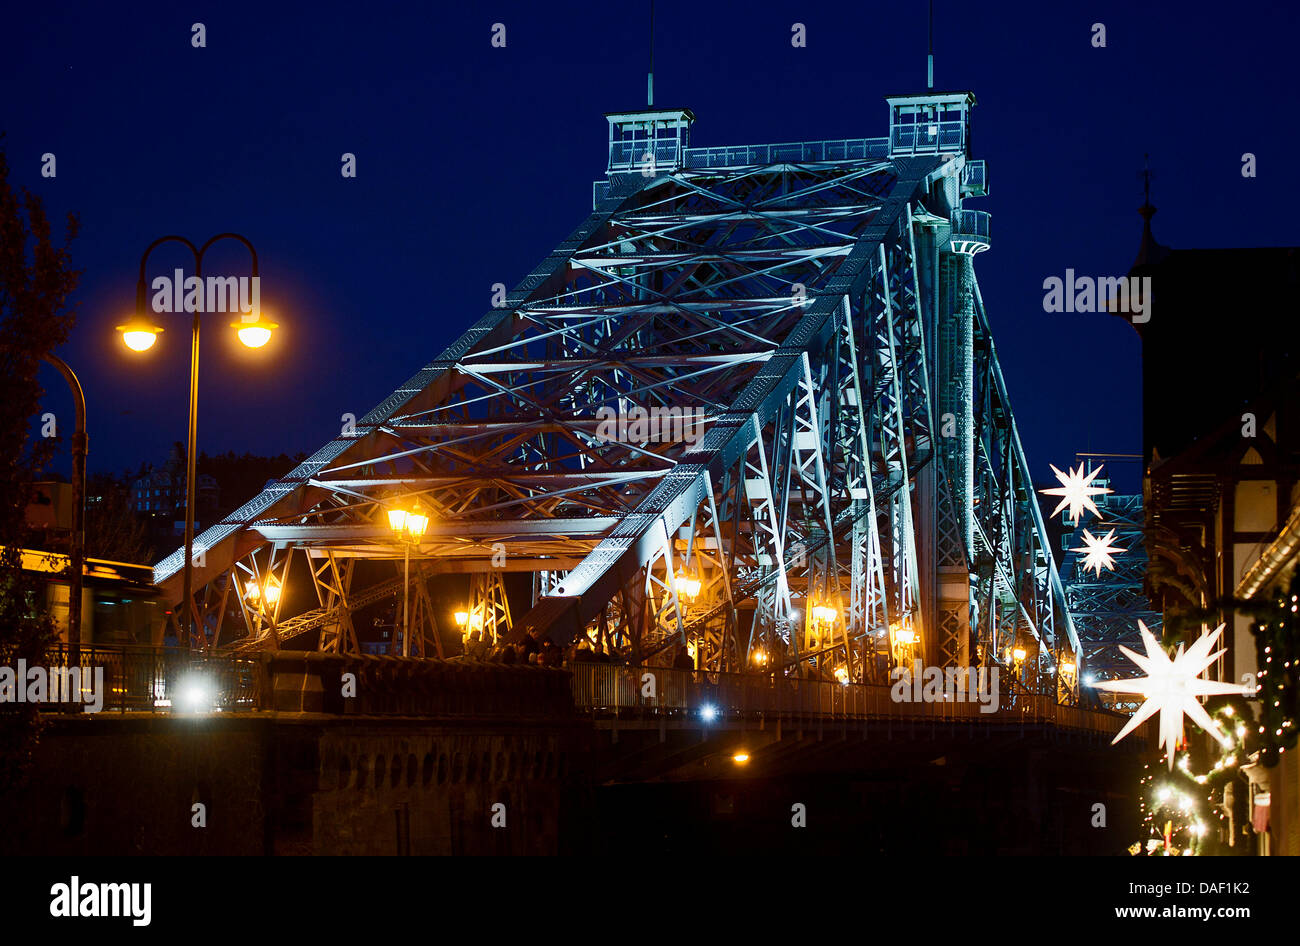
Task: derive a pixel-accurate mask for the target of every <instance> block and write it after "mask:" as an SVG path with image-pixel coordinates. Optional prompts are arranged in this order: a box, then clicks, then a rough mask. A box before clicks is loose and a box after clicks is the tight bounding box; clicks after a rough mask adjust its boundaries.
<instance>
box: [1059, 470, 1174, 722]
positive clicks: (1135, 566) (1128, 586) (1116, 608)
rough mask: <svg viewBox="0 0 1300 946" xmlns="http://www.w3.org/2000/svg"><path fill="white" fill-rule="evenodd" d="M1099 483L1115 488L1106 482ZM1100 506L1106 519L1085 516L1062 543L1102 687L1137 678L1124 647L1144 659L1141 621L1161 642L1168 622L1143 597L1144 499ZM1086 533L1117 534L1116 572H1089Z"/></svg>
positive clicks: (1132, 703)
mask: <svg viewBox="0 0 1300 946" xmlns="http://www.w3.org/2000/svg"><path fill="white" fill-rule="evenodd" d="M1090 469H1091V467H1090ZM1093 482H1094V485H1098V486H1109V485H1110V484H1109V481H1107V480H1106V479H1105V478H1099V479H1096V480H1094V481H1093ZM1095 502H1096V504H1097V508H1098V510H1099V511H1100V513H1101V515H1100V516H1094V515H1093V514H1092V513H1090V512H1087V511H1085V512H1084V514H1083V516H1082V517H1081V518H1080V520H1079V522H1078V524H1077V525H1075V524H1074V523H1072V522H1070V520H1069V519H1065V520H1064V522H1065V524H1066V525H1067V526H1070V527H1071V529H1072V531H1069V532H1067V533H1066V534H1065V535H1064V536H1063V537H1062V540H1061V541H1062V547H1063V550H1064V552H1065V559H1064V565H1063V567H1062V580H1063V581H1064V584H1065V593H1066V596H1067V598H1068V600H1069V605H1070V610H1071V612H1072V613H1073V615H1074V622H1075V626H1076V627H1077V628H1078V631H1079V639H1080V641H1081V643H1082V645H1083V659H1084V664H1085V666H1087V667H1088V672H1089V674H1091V675H1092V677H1093V678H1095V680H1097V681H1101V680H1114V679H1118V678H1121V677H1131V676H1134V675H1136V674H1137V673H1138V668H1137V666H1136V665H1135V664H1134V663H1133V662H1132V661H1131V660H1129V659H1128V658H1127V657H1125V656H1124V655H1123V654H1122V653H1121V652H1120V650H1119V648H1120V646H1121V645H1122V646H1125V647H1128V648H1129V649H1130V650H1134V651H1137V652H1138V653H1143V651H1144V648H1143V645H1142V638H1141V635H1140V633H1139V632H1138V621H1142V622H1143V623H1145V624H1146V626H1147V627H1148V628H1150V630H1151V632H1152V633H1153V634H1155V635H1156V636H1157V637H1159V635H1160V628H1161V626H1162V624H1163V623H1164V622H1163V618H1162V616H1161V614H1160V612H1159V611H1156V610H1153V609H1152V607H1151V602H1150V600H1149V599H1148V598H1147V596H1146V594H1145V592H1144V591H1143V584H1144V581H1145V578H1146V571H1147V553H1146V534H1145V513H1144V510H1143V504H1142V497H1141V496H1136V495H1116V494H1114V493H1111V494H1110V495H1104V496H1097V497H1096V498H1095ZM1085 529H1086V530H1087V531H1088V532H1089V533H1090V534H1091V535H1093V536H1096V537H1098V538H1101V537H1104V536H1106V535H1109V534H1110V533H1111V532H1112V531H1113V532H1114V537H1113V538H1112V539H1111V540H1110V541H1111V544H1113V545H1114V546H1116V547H1118V548H1120V549H1123V551H1122V552H1117V553H1115V554H1114V555H1113V561H1114V568H1112V569H1108V568H1102V569H1101V570H1100V573H1098V572H1097V570H1095V569H1089V570H1086V571H1085V570H1084V568H1083V563H1084V556H1083V555H1081V554H1078V553H1079V551H1080V550H1081V549H1083V548H1084V541H1083V532H1084V530H1085ZM1098 696H1099V697H1100V698H1101V699H1102V702H1103V703H1104V704H1105V705H1106V706H1110V707H1112V708H1114V709H1119V710H1128V711H1132V710H1136V709H1137V707H1138V705H1139V704H1140V702H1141V701H1140V700H1136V699H1134V698H1132V697H1129V696H1127V695H1126V694H1119V693H1107V692H1099V693H1098Z"/></svg>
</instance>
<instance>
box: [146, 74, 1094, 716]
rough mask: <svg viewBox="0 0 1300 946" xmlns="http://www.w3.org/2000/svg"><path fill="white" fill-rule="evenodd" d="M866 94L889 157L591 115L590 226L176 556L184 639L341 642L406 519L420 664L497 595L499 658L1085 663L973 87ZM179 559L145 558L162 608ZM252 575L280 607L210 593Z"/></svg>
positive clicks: (659, 118)
mask: <svg viewBox="0 0 1300 946" xmlns="http://www.w3.org/2000/svg"><path fill="white" fill-rule="evenodd" d="M888 105H889V129H888V134H887V135H886V136H884V137H880V138H853V139H836V140H825V141H809V142H784V143H776V144H757V145H741V146H723V147H700V146H697V145H694V144H693V143H692V141H691V140H690V136H691V133H692V131H693V126H694V123H695V116H694V115H693V114H692V113H691V112H690V111H689V110H687V109H669V108H651V109H646V110H643V111H635V112H622V113H616V114H611V115H608V116H606V123H607V134H608V139H607V154H606V164H605V174H604V177H603V179H601V180H598V181H597V182H595V184H594V185H593V210H592V213H591V215H590V216H589V217H588V218H587V219H586V221H584V222H583V223H582V224H581V225H579V227H578V228H577V229H576V230H575V231H574V232H573V233H572V234H571V235H570V236H569V237H568V238H567V239H566V240H564V241H563V242H561V243H560V244H559V245H558V246H557V247H556V248H555V250H554V251H553V252H552V253H551V254H550V255H549V256H548V257H547V258H546V259H545V260H543V261H542V263H541V264H539V265H538V266H537V268H536V269H534V270H533V272H532V273H531V274H529V275H528V276H527V277H525V278H524V279H523V280H522V281H521V282H520V283H519V284H518V285H516V286H515V287H514V289H513V290H512V291H511V292H509V293H508V294H507V295H506V298H505V300H504V303H503V304H502V305H500V306H499V307H497V308H493V309H491V310H490V311H488V312H487V313H485V314H484V315H482V316H481V317H480V318H478V319H477V321H473V322H472V324H471V325H470V327H469V328H468V329H467V330H466V331H465V333H464V334H463V335H462V336H461V337H460V338H458V339H457V340H456V341H454V342H453V343H452V344H451V345H450V346H449V347H448V348H447V349H446V350H445V351H443V352H442V353H441V354H439V355H438V357H436V358H434V359H433V360H432V361H430V362H429V363H428V364H426V365H425V366H424V367H423V368H421V369H420V370H419V371H417V372H416V373H415V374H414V375H413V376H412V377H411V378H410V380H409V381H407V382H406V383H405V384H403V385H401V386H400V387H398V388H397V390H396V391H394V392H393V394H392V395H391V396H390V397H388V398H387V399H386V400H385V401H384V402H383V403H381V404H380V405H379V406H378V407H376V408H375V410H373V411H371V412H370V413H369V414H367V415H366V416H365V417H363V418H362V419H361V420H360V421H359V422H358V423H357V425H356V430H355V432H354V433H353V434H352V435H351V436H346V437H338V438H336V439H334V440H333V441H331V442H330V443H328V444H326V445H325V446H324V447H323V448H322V449H321V450H319V451H317V452H316V453H315V454H314V455H312V456H311V457H310V458H309V459H308V460H306V461H305V462H304V463H302V464H301V465H300V466H299V467H297V468H296V469H294V470H293V471H291V472H290V473H289V474H288V475H287V476H285V477H284V478H283V479H281V480H280V481H279V482H277V483H275V484H272V485H271V486H269V487H268V488H267V489H266V490H264V491H263V492H262V493H261V494H260V495H259V496H257V497H255V498H254V499H253V500H252V501H250V502H249V503H248V504H246V505H245V506H244V507H242V508H240V509H239V510H237V511H236V512H234V513H233V514H231V516H229V517H228V518H227V519H226V521H224V522H221V523H218V524H217V525H215V526H213V527H211V528H209V529H208V530H207V531H205V532H204V533H203V534H202V535H201V536H199V538H198V540H197V542H196V545H195V547H196V549H198V550H199V552H200V553H201V554H202V556H203V558H202V561H201V563H197V564H196V588H198V589H199V590H198V593H197V595H196V599H195V601H193V602H191V603H190V606H191V607H193V608H194V609H195V611H196V613H198V614H199V615H200V618H201V619H200V621H199V624H198V626H199V627H202V628H204V629H205V631H206V636H205V639H204V641H202V642H201V643H202V644H204V645H206V646H218V645H220V646H224V645H226V644H227V643H228V642H231V641H234V642H236V643H234V645H233V646H235V647H237V648H240V649H255V648H262V647H271V648H274V647H280V646H285V645H290V646H300V645H301V641H302V640H304V639H306V637H305V635H307V634H308V633H318V637H319V641H320V646H321V647H322V648H324V649H332V650H340V651H348V650H351V649H355V647H356V646H357V644H356V631H355V627H356V626H357V625H356V623H355V622H354V621H353V620H352V615H353V614H355V613H356V612H357V611H359V610H364V609H366V608H369V607H372V606H378V603H379V602H382V601H386V600H391V598H392V597H393V596H394V595H398V596H400V595H401V593H402V580H403V579H402V578H401V577H400V575H401V572H400V570H399V577H398V578H396V579H394V578H393V577H392V575H393V570H394V569H393V564H394V563H395V562H397V561H398V558H397V557H398V556H399V555H400V554H401V552H400V551H398V550H397V546H396V545H395V544H394V543H393V542H392V540H391V537H390V536H389V534H388V531H387V527H386V526H385V524H384V517H385V515H386V512H387V511H388V510H390V509H394V508H405V507H408V506H410V505H411V504H413V503H418V504H419V506H420V507H421V509H423V510H426V511H428V513H429V517H430V522H429V526H428V528H427V530H426V531H425V533H424V534H423V536H422V537H421V538H420V541H419V545H418V547H416V548H414V549H413V550H412V555H411V558H412V563H411V574H412V580H413V582H415V583H417V584H418V585H419V586H420V588H419V589H417V594H416V595H415V598H416V599H418V600H420V601H421V602H424V601H428V606H427V607H426V608H425V609H424V611H423V612H422V614H425V615H426V621H425V624H424V625H423V626H424V627H425V628H426V629H425V630H424V631H422V633H424V634H425V635H428V634H432V635H433V636H434V637H435V638H437V639H436V640H435V642H434V643H435V644H438V645H439V646H441V643H442V640H441V638H440V637H438V632H437V628H438V627H444V628H450V627H451V626H452V618H453V615H454V614H455V613H456V612H458V611H465V612H467V613H468V612H470V611H472V610H473V609H474V608H479V609H481V610H483V611H484V613H485V614H486V613H487V612H488V604H487V602H488V601H489V599H490V600H491V601H493V602H497V603H494V604H492V606H491V607H492V608H493V609H495V610H492V613H493V614H500V619H499V620H497V623H496V625H495V626H497V627H498V628H499V630H501V631H503V632H504V633H505V634H506V636H507V637H508V638H511V639H516V640H517V639H519V638H520V637H521V636H522V635H523V634H525V633H528V632H537V633H540V634H543V635H546V636H549V637H551V638H552V639H554V640H556V641H558V642H560V643H568V642H571V641H573V640H574V639H575V638H577V637H582V636H585V637H587V638H589V639H592V640H599V641H600V642H602V643H604V644H606V645H607V646H609V647H612V648H614V649H616V650H618V651H620V652H621V653H622V654H623V655H624V656H625V657H626V658H627V659H629V660H631V661H633V662H636V663H667V662H669V661H671V660H673V659H674V655H675V654H679V653H680V651H681V650H682V649H685V650H686V651H687V652H688V653H689V654H691V655H692V660H693V661H694V663H695V664H696V665H697V666H698V667H700V668H702V669H708V670H726V671H745V672H762V673H765V674H766V673H797V674H800V675H805V676H812V677H816V678H822V679H836V680H840V681H841V682H850V681H864V682H866V681H876V682H884V681H885V680H887V679H888V675H889V672H890V670H891V669H892V668H894V667H896V666H900V665H901V666H910V665H911V664H912V662H913V661H914V660H916V659H920V660H923V661H925V662H926V663H927V664H930V665H953V664H956V665H966V664H968V663H976V662H983V663H995V664H1002V665H1004V666H1005V667H1006V669H1007V671H1009V672H1012V673H1014V674H1015V675H1016V676H1017V677H1018V678H1019V679H1020V680H1022V681H1023V682H1024V683H1025V685H1027V686H1030V687H1032V688H1036V689H1039V690H1041V691H1043V692H1049V691H1050V689H1051V687H1053V686H1054V685H1055V681H1054V679H1053V678H1052V676H1051V672H1052V668H1053V667H1054V665H1055V661H1054V659H1053V655H1056V654H1059V653H1061V652H1062V651H1070V652H1072V653H1073V652H1075V651H1077V650H1078V647H1079V642H1078V638H1077V636H1076V634H1075V632H1074V628H1073V623H1072V620H1071V617H1070V614H1069V611H1068V609H1067V607H1066V601H1065V594H1064V591H1063V589H1062V585H1061V581H1060V577H1059V576H1058V575H1057V573H1056V567H1055V564H1054V562H1053V560H1052V556H1051V554H1050V549H1049V548H1048V545H1047V541H1046V530H1045V528H1044V524H1043V521H1042V517H1041V514H1040V513H1039V511H1038V506H1037V502H1036V500H1035V495H1034V490H1033V481H1032V479H1031V478H1030V476H1029V474H1028V469H1029V468H1028V463H1027V461H1026V458H1025V455H1024V451H1023V449H1022V446H1021V444H1020V440H1019V435H1018V433H1017V432H1016V428H1015V423H1014V417H1013V414H1012V410H1011V402H1010V398H1009V396H1008V392H1007V390H1006V386H1005V383H1004V381H1003V378H1002V374H1001V369H1000V367H999V365H998V361H997V355H996V351H995V348H994V345H993V340H992V336H991V333H990V331H989V327H988V320H987V317H986V313H985V311H984V306H983V300H982V299H981V297H980V292H979V285H978V282H977V280H976V278H975V272H974V267H973V265H972V259H973V257H974V256H975V254H977V253H978V252H980V251H982V250H983V249H985V248H987V247H988V245H989V217H988V215H987V214H986V213H982V212H980V211H977V210H968V209H966V208H965V206H964V201H965V200H967V199H969V198H974V197H979V196H982V195H984V194H985V193H986V192H987V184H986V171H985V168H984V164H983V162H981V161H978V160H976V159H973V158H972V157H971V156H970V142H971V136H970V115H971V111H972V109H973V107H974V105H975V98H974V96H973V95H971V94H970V93H969V92H953V93H943V92H930V93H926V94H924V95H911V96H898V97H893V98H890V99H888ZM181 555H182V553H181V552H177V553H174V554H173V555H171V556H169V557H168V558H167V559H164V560H163V561H162V562H160V563H159V564H158V565H157V566H156V568H155V579H156V581H157V582H159V583H160V584H161V586H162V587H163V588H164V590H165V591H166V592H167V593H168V594H170V595H171V596H172V597H173V598H176V599H178V598H179V596H180V591H179V587H178V574H179V572H180V570H181V569H180V566H181ZM290 558H292V559H294V560H295V561H297V562H298V565H297V566H294V567H291V566H290V564H289V559H290ZM327 564H328V567H326V565H327ZM268 569H279V571H278V572H277V574H278V575H280V578H279V579H278V580H279V581H280V583H281V586H282V587H283V588H284V589H285V592H284V593H283V594H282V597H281V599H280V600H281V604H280V605H279V606H278V607H277V610H276V611H275V613H274V614H272V615H270V616H269V617H264V616H262V615H261V614H260V613H259V612H257V611H256V609H250V608H248V607H247V606H246V605H247V602H246V601H244V602H243V605H241V606H239V607H231V606H228V602H229V601H230V597H231V594H232V592H233V595H234V601H235V602H240V601H241V600H242V598H241V595H242V592H241V590H240V589H241V588H242V587H243V585H242V584H240V583H239V582H238V581H236V579H237V578H239V576H242V575H245V574H258V575H260V574H263V573H265V572H267V571H268ZM512 573H527V575H529V576H530V578H531V595H530V594H528V593H527V592H525V591H521V590H520V588H522V587H527V585H526V584H521V585H520V587H519V588H516V587H515V586H514V585H513V584H512V583H511V581H510V580H508V579H510V575H511V574H512ZM468 576H477V577H473V579H472V582H470V581H469V578H468ZM488 576H495V577H494V578H489V577H488ZM456 581H460V582H461V584H460V585H459V586H458V587H460V588H461V590H460V591H452V592H449V591H447V590H446V589H447V588H449V587H452V586H453V585H454V583H455V582H456ZM295 584H296V585H297V586H299V588H300V589H305V588H308V587H312V586H314V587H315V589H316V596H315V602H316V605H315V606H309V607H307V608H306V609H305V610H304V609H303V606H304V605H311V599H310V598H309V597H308V596H307V595H306V594H298V595H297V596H296V597H295V596H294V594H293V589H294V586H295ZM471 588H473V589H478V590H477V591H475V592H473V594H474V595H475V596H476V597H475V600H474V602H473V603H472V605H473V607H471V606H470V605H471V603H470V602H468V598H469V597H470V595H471ZM511 588H514V589H515V590H514V591H513V592H511V593H513V594H516V595H517V597H516V598H515V599H514V600H508V599H507V598H506V592H507V590H509V589H511ZM285 601H292V602H294V604H292V605H285V604H284V602H285ZM280 611H285V613H286V615H287V616H284V617H283V618H282V617H281V614H280ZM507 615H510V617H507ZM436 650H437V647H427V648H425V649H424V651H423V652H424V653H426V654H431V653H433V652H435V651H436ZM452 650H453V652H454V650H455V647H454V642H452ZM1013 653H1021V654H1023V655H1024V656H1022V657H1016V658H1014V662H1013V658H1012V654H1013ZM679 659H680V658H679Z"/></svg>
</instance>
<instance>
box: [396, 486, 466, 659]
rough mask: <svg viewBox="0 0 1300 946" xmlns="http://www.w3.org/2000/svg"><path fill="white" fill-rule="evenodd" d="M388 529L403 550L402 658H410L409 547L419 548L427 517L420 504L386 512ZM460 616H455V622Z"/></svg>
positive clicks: (427, 522) (427, 520)
mask: <svg viewBox="0 0 1300 946" xmlns="http://www.w3.org/2000/svg"><path fill="white" fill-rule="evenodd" d="M388 527H389V528H390V529H392V530H393V532H394V533H395V534H396V535H397V538H398V541H400V542H401V543H402V547H403V548H404V549H405V575H404V577H403V579H402V656H403V657H409V656H411V546H413V545H414V546H417V547H418V546H419V544H420V540H421V539H422V538H423V537H424V533H425V530H426V529H428V528H429V517H428V516H426V515H425V514H424V513H423V512H421V510H420V504H419V503H416V504H415V508H414V509H412V510H411V511H410V512H407V511H406V510H405V509H390V510H388ZM459 618H460V615H459V614H457V620H459Z"/></svg>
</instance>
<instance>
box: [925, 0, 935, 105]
mask: <svg viewBox="0 0 1300 946" xmlns="http://www.w3.org/2000/svg"><path fill="white" fill-rule="evenodd" d="M929 36H930V39H929V43H930V45H929V54H928V55H927V56H926V57H925V87H926V89H927V90H928V91H931V92H932V91H934V0H930V34H929Z"/></svg>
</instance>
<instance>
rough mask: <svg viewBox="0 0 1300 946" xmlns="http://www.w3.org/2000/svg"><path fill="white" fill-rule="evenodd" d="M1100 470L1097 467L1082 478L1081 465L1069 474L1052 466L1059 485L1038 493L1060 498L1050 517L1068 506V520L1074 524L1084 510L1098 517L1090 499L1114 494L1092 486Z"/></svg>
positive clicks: (1094, 505) (1105, 489) (1103, 487)
mask: <svg viewBox="0 0 1300 946" xmlns="http://www.w3.org/2000/svg"><path fill="white" fill-rule="evenodd" d="M1101 470H1102V468H1101V467H1097V469H1095V470H1093V471H1092V472H1091V473H1089V474H1088V475H1087V476H1084V473H1083V464H1082V463H1080V464H1079V468H1078V469H1077V470H1070V472H1069V473H1062V472H1061V471H1060V470H1058V469H1057V468H1056V467H1055V466H1052V472H1053V473H1055V474H1056V478H1057V479H1058V480H1060V481H1061V485H1060V486H1053V487H1052V488H1051V489H1044V490H1040V492H1042V493H1046V494H1047V495H1048V496H1060V497H1061V502H1060V503H1059V504H1058V505H1057V507H1056V508H1055V509H1053V510H1052V515H1053V516H1054V515H1056V514H1057V513H1058V512H1060V511H1061V510H1062V509H1065V508H1066V507H1067V506H1068V507H1069V509H1070V512H1069V516H1070V519H1071V520H1072V521H1074V522H1076V523H1077V522H1078V521H1079V514H1080V513H1081V512H1083V510H1084V509H1088V510H1091V512H1092V514H1093V515H1094V516H1100V515H1101V510H1099V509H1098V508H1097V504H1096V503H1094V502H1093V501H1092V497H1093V496H1097V495H1101V494H1103V493H1110V492H1114V490H1111V489H1109V488H1107V487H1105V486H1093V485H1092V481H1093V480H1094V479H1096V478H1097V474H1098V473H1100V472H1101Z"/></svg>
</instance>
